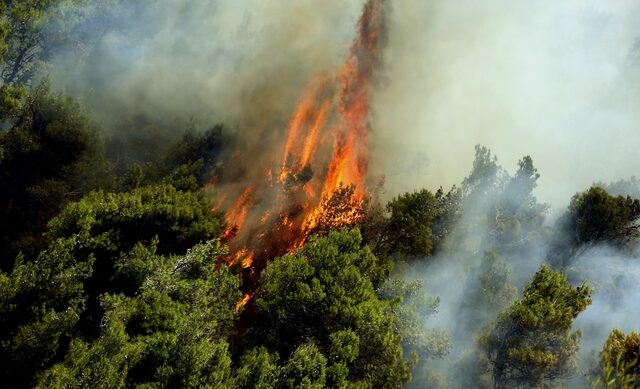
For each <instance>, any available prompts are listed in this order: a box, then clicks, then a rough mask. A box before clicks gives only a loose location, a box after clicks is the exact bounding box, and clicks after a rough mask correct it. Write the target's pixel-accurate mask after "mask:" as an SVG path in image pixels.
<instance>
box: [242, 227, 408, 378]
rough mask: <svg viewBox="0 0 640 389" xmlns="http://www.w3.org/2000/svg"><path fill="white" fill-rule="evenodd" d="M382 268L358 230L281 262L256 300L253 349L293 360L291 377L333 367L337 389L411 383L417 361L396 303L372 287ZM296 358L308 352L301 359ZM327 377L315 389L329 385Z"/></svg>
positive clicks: (267, 274) (270, 269)
mask: <svg viewBox="0 0 640 389" xmlns="http://www.w3.org/2000/svg"><path fill="white" fill-rule="evenodd" d="M379 265H380V264H379V262H378V260H377V259H376V257H375V256H374V255H373V254H372V253H371V251H370V250H369V249H368V248H367V247H362V245H361V236H360V234H359V232H358V231H357V230H352V231H341V232H331V233H329V235H328V236H326V237H321V238H312V239H311V241H310V242H308V243H307V244H306V245H305V246H304V247H303V248H302V249H301V250H299V251H297V252H295V253H291V254H287V255H285V256H284V257H282V258H279V259H276V260H275V261H273V262H272V263H270V264H269V265H268V266H267V268H266V269H265V270H264V272H263V273H262V284H261V286H260V288H259V289H258V291H257V292H256V309H257V316H256V319H255V326H254V327H253V328H252V329H251V330H250V334H249V338H250V343H253V344H259V345H263V346H265V347H266V348H267V349H268V350H269V351H270V352H277V353H278V354H279V355H281V356H283V357H285V358H287V359H288V360H289V362H287V366H288V367H286V366H285V367H284V369H285V371H289V372H295V371H298V368H297V367H296V366H297V365H296V364H298V363H299V362H295V361H297V360H298V359H310V360H312V361H313V364H315V366H318V369H319V370H318V371H321V370H322V369H323V367H322V366H323V362H322V360H323V358H324V359H326V361H327V362H326V380H327V384H328V385H330V386H338V385H341V383H342V382H344V381H347V382H350V383H357V382H361V383H366V385H372V386H374V387H400V386H402V383H403V382H404V381H406V380H407V379H408V378H409V363H408V362H409V361H408V360H407V359H406V358H405V357H404V354H403V350H402V336H401V334H400V333H399V326H400V323H399V322H398V321H397V319H396V317H394V315H393V313H392V310H391V303H390V302H388V301H385V300H381V299H380V298H379V297H378V296H377V295H376V292H375V289H374V283H373V282H372V279H376V278H378V277H379V272H380V271H379V269H377V267H378V266H379ZM305 344H308V345H310V344H313V345H314V346H313V347H317V350H318V352H319V353H321V355H322V358H320V356H318V355H316V354H317V353H316V352H315V351H314V349H310V348H308V347H311V346H304V347H307V348H303V349H299V347H302V346H303V345H305ZM296 350H306V351H305V353H304V354H301V355H298V354H296V353H295V351H296ZM300 352H302V351H300ZM292 355H294V356H295V358H294V357H292ZM290 358H294V359H290ZM294 362H295V364H292V363H294ZM292 369H293V370H292ZM291 374H293V373H291ZM295 374H296V375H295V377H299V376H300V375H299V374H298V373H295ZM304 374H307V373H304ZM323 374H324V373H323ZM323 374H319V373H318V374H316V375H314V376H313V377H315V378H314V379H310V380H309V382H310V383H311V384H314V383H320V382H322V380H323V378H322V376H323ZM285 375H286V374H285ZM287 379H288V378H285V381H286V380H287ZM300 382H301V381H299V380H298V378H296V379H295V380H294V381H293V383H295V384H299V383H300ZM305 382H306V381H305Z"/></svg>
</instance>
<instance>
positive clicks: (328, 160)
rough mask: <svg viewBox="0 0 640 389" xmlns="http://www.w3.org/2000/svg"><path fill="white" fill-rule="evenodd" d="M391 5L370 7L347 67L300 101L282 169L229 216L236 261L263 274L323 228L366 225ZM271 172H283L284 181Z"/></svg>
mask: <svg viewBox="0 0 640 389" xmlns="http://www.w3.org/2000/svg"><path fill="white" fill-rule="evenodd" d="M384 2H385V0H369V1H368V2H367V3H366V4H365V6H364V10H363V14H362V16H361V18H360V20H359V22H358V28H357V32H358V34H357V37H356V39H355V40H354V42H353V44H352V46H351V48H350V50H349V55H348V57H347V60H346V61H345V63H344V64H343V65H342V66H341V67H340V68H339V69H338V71H337V73H336V74H335V75H334V76H327V75H321V76H318V77H316V78H315V79H314V81H313V82H311V83H310V86H309V87H308V88H307V91H306V93H305V94H304V95H303V96H302V98H301V99H300V100H299V102H298V105H297V107H296V109H295V111H294V112H293V113H292V115H291V119H290V121H289V125H288V129H287V132H286V137H285V139H284V142H283V147H282V160H281V161H280V162H279V163H278V164H277V168H276V169H275V170H273V169H272V168H273V166H265V167H264V168H265V171H264V172H263V173H262V174H259V175H257V176H260V177H266V179H265V180H264V181H262V182H254V184H253V185H250V186H248V187H246V188H244V190H243V191H242V193H241V194H240V196H239V197H238V198H237V200H236V201H235V202H234V203H233V204H232V205H231V207H230V208H229V210H228V211H227V214H226V217H227V221H228V223H229V226H230V227H229V229H228V231H227V232H225V236H227V237H228V238H229V239H231V240H232V241H231V250H232V252H233V254H232V255H230V256H229V259H228V263H229V264H237V263H240V264H241V266H242V268H245V269H247V268H251V269H253V267H256V266H257V267H258V269H257V272H253V271H252V272H248V274H256V273H259V270H260V267H264V265H265V261H267V260H269V259H272V258H273V257H275V256H278V255H282V254H284V253H285V252H287V251H290V250H292V249H295V248H298V247H300V246H302V245H303V244H304V242H305V241H306V240H307V238H308V236H309V235H310V234H312V233H313V232H314V231H317V230H318V228H320V227H321V226H322V225H327V226H330V227H331V228H334V227H339V226H349V225H354V224H356V223H358V222H359V221H360V220H361V217H362V215H363V214H362V212H363V211H362V204H363V203H364V201H365V197H366V193H367V190H366V185H365V180H366V177H367V168H368V158H369V156H368V133H369V124H368V122H367V120H368V117H369V112H370V101H369V99H370V95H371V91H372V89H373V75H374V70H375V68H376V66H377V64H378V60H379V45H380V41H381V38H382V36H383V34H384V20H383V19H384V17H383V16H384V15H383V13H384V12H383V11H384ZM272 172H278V173H276V174H277V178H276V179H277V182H273V181H272ZM349 188H350V189H349ZM258 196H260V198H261V200H260V201H261V206H260V207H257V206H256V200H257V197H258ZM345 196H346V197H345ZM258 208H260V209H258ZM265 209H266V211H265ZM337 211H339V212H337ZM329 219H330V220H329ZM238 231H241V233H239V234H238ZM233 236H235V237H233ZM245 297H246V296H245Z"/></svg>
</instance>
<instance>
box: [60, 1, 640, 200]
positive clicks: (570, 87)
mask: <svg viewBox="0 0 640 389" xmlns="http://www.w3.org/2000/svg"><path fill="white" fill-rule="evenodd" d="M362 3H363V2H361V1H347V0H328V1H312V0H295V1H294V0H282V1H265V0H241V1H214V0H202V1H186V0H164V1H153V2H144V3H141V2H137V1H131V0H126V1H123V2H122V4H121V5H119V6H117V7H113V8H112V9H110V10H109V11H108V12H107V15H106V16H105V17H104V18H102V19H98V20H97V21H95V23H94V24H93V25H91V26H87V34H89V35H93V41H94V42H95V44H94V45H92V46H91V48H89V49H87V50H84V51H81V52H80V53H78V52H74V53H73V55H71V54H70V53H68V52H65V53H61V55H59V56H58V57H57V58H56V59H55V60H54V61H53V65H52V66H51V68H50V69H49V70H50V72H51V73H52V79H53V80H54V82H55V83H56V85H57V86H59V87H60V88H62V89H64V90H66V91H67V92H70V93H71V94H73V95H75V96H77V97H78V98H79V99H80V100H81V101H83V102H84V103H85V104H86V105H87V106H88V107H89V108H90V110H91V111H92V112H93V114H94V118H95V119H96V120H97V122H98V123H99V124H100V125H101V126H102V127H103V128H105V129H106V130H108V131H112V132H115V133H118V134H121V135H122V134H125V135H126V134H129V133H132V132H135V131H138V130H137V129H136V125H137V126H140V125H150V126H152V127H153V126H155V127H157V129H156V130H157V131H158V136H165V137H166V136H170V134H171V133H173V132H179V131H180V130H181V129H183V128H185V127H187V126H193V127H208V126H211V125H213V124H214V123H217V122H222V123H225V124H226V125H227V126H228V127H230V128H233V129H234V130H235V131H238V133H239V134H241V135H243V136H245V137H246V138H248V139H250V138H255V139H257V141H262V140H261V139H264V142H265V147H273V148H274V150H275V149H276V148H277V147H278V143H279V140H281V139H282V134H283V133H284V131H285V129H286V124H287V121H288V120H289V118H290V115H291V113H292V111H293V109H294V108H295V103H296V101H297V100H298V99H299V98H300V97H301V96H302V94H303V93H304V91H305V86H306V85H307V84H308V82H309V81H310V80H311V79H312V78H313V77H314V75H316V74H318V73H319V72H333V71H334V70H335V69H336V68H337V66H339V64H340V63H341V62H342V61H343V59H344V58H345V56H346V53H347V50H348V47H349V43H350V42H351V40H352V38H353V36H354V34H355V25H356V21H357V18H358V15H359V13H360V11H361V7H362ZM390 11H391V12H390V13H389V15H388V37H387V42H386V48H385V50H384V53H383V61H382V65H381V68H380V69H379V71H378V77H377V78H378V80H377V84H376V89H375V92H374V95H373V110H372V116H371V119H370V120H371V124H372V133H371V145H372V150H371V165H370V166H371V171H372V173H373V174H374V175H379V174H381V175H384V176H385V177H386V191H387V193H388V194H389V196H392V195H396V194H398V193H399V192H403V191H408V190H413V189H418V188H422V187H427V188H430V189H435V188H437V187H438V186H440V185H443V186H445V187H446V186H449V185H452V184H454V183H457V182H460V180H461V178H462V177H464V176H465V175H466V174H467V173H468V171H469V169H470V166H471V161H472V158H473V147H474V145H476V144H482V145H485V146H487V147H489V148H490V149H492V151H493V152H494V153H495V154H496V155H497V156H498V157H499V159H500V163H501V164H502V165H503V166H504V167H505V168H507V169H508V170H510V171H513V169H514V167H515V164H516V162H517V161H518V159H519V158H521V157H522V156H524V155H531V156H532V157H533V160H534V163H535V164H536V166H537V167H538V169H539V171H540V173H541V179H540V181H539V187H538V189H537V194H538V196H539V198H540V199H541V200H542V201H546V202H549V203H551V204H552V205H553V206H554V207H564V206H565V205H566V203H567V202H568V200H569V198H570V196H571V195H572V194H574V193H575V192H577V191H580V190H583V189H585V188H586V187H588V186H589V185H590V184H591V183H592V182H594V181H612V180H616V179H619V178H627V177H629V176H631V175H633V174H638V172H637V169H636V166H638V164H639V163H640V153H638V152H637V146H638V145H640V128H639V127H638V124H637V123H639V122H640V121H639V120H638V119H640V114H639V113H638V109H637V108H636V107H637V105H638V102H640V99H639V96H638V92H637V89H638V88H637V86H638V80H639V79H640V50H638V49H637V46H636V45H637V42H638V41H637V39H638V37H640V25H638V24H637V19H638V17H640V3H639V2H637V1H631V0H619V1H615V2H613V1H595V0H567V1H553V0H543V1H535V2H531V1H524V0H515V1H513V0H512V1H499V0H486V1H475V0H458V1H448V0H429V1H423V0H402V1H394V2H390ZM155 127H154V128H155ZM147 132H150V131H147ZM151 133H152V131H151ZM167 134H169V135H167ZM265 134H266V135H265ZM280 143H281V142H280Z"/></svg>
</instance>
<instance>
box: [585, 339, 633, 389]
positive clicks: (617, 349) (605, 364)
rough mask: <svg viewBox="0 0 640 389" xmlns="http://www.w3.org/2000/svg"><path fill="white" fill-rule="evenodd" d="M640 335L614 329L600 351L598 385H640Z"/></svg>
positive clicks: (624, 387) (621, 387)
mask: <svg viewBox="0 0 640 389" xmlns="http://www.w3.org/2000/svg"><path fill="white" fill-rule="evenodd" d="M639 362H640V335H639V334H638V333H637V332H631V333H629V334H625V333H624V332H622V331H620V330H618V329H614V330H613V331H611V334H609V338H607V340H606V342H605V343H604V345H603V346H602V351H601V352H600V375H601V376H600V379H599V380H598V381H597V382H596V385H595V386H596V387H600V386H602V387H604V388H607V389H609V388H611V389H613V388H619V389H631V388H638V387H640V367H639V365H638V363H639Z"/></svg>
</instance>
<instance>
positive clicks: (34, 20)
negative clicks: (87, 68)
mask: <svg viewBox="0 0 640 389" xmlns="http://www.w3.org/2000/svg"><path fill="white" fill-rule="evenodd" d="M114 2H115V1H114V0H109V1H107V2H95V1H91V0H49V1H42V0H21V1H15V0H3V1H2V2H1V3H0V12H1V15H2V22H1V24H0V77H1V78H2V81H3V83H4V84H6V85H18V84H27V83H30V82H31V81H32V80H33V78H34V76H35V75H36V74H37V72H38V70H39V69H40V67H41V64H42V63H43V62H46V61H48V60H50V59H51V58H52V57H53V56H54V55H56V54H60V53H61V52H62V51H63V50H65V49H69V47H70V46H74V45H75V47H79V46H84V47H85V48H86V46H87V45H88V44H90V39H89V36H90V35H89V34H86V33H85V32H84V31H83V27H84V25H83V24H84V23H86V22H87V21H89V20H93V19H92V18H95V17H97V16H98V15H100V14H101V13H104V12H105V10H106V9H107V8H108V6H109V5H111V4H113V3H114Z"/></svg>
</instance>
